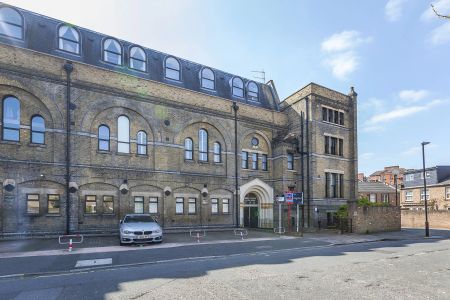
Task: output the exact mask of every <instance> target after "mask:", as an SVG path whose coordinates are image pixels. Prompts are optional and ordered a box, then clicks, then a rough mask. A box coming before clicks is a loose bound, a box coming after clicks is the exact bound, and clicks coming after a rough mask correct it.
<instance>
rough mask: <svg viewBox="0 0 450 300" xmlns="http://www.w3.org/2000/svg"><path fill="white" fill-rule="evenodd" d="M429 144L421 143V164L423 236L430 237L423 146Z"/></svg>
mask: <svg viewBox="0 0 450 300" xmlns="http://www.w3.org/2000/svg"><path fill="white" fill-rule="evenodd" d="M429 143H430V142H422V162H423V195H424V201H425V236H426V237H429V236H430V227H429V224H428V205H427V204H428V200H427V176H426V173H425V145H428V144H429Z"/></svg>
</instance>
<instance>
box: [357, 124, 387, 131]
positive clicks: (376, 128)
mask: <svg viewBox="0 0 450 300" xmlns="http://www.w3.org/2000/svg"><path fill="white" fill-rule="evenodd" d="M385 130H386V127H384V126H380V125H373V126H371V125H367V124H365V125H363V128H362V131H363V132H366V133H380V132H383V131H385Z"/></svg>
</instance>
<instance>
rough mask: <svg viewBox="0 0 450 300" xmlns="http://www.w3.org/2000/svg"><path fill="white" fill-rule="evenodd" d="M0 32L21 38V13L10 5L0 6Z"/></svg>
mask: <svg viewBox="0 0 450 300" xmlns="http://www.w3.org/2000/svg"><path fill="white" fill-rule="evenodd" d="M0 34H1V35H6V36H9V37H13V38H16V39H21V40H22V39H23V18H22V15H21V14H20V13H19V12H18V11H17V10H15V9H13V8H11V7H2V8H0Z"/></svg>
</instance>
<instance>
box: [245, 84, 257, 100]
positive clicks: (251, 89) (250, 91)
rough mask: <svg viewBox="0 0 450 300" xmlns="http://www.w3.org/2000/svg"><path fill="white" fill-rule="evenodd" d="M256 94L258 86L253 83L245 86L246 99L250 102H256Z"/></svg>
mask: <svg viewBox="0 0 450 300" xmlns="http://www.w3.org/2000/svg"><path fill="white" fill-rule="evenodd" d="M258 94H259V90H258V85H257V84H256V83H255V82H253V81H250V82H249V83H248V84H247V98H248V99H249V100H252V101H258Z"/></svg>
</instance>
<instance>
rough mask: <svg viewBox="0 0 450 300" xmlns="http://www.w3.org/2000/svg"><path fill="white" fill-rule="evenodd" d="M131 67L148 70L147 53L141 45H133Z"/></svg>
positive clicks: (143, 70)
mask: <svg viewBox="0 0 450 300" xmlns="http://www.w3.org/2000/svg"><path fill="white" fill-rule="evenodd" d="M130 68H132V69H135V70H139V71H142V72H145V71H146V70H147V55H146V54H145V51H144V50H143V49H142V48H141V47H137V46H134V47H131V49H130Z"/></svg>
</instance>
